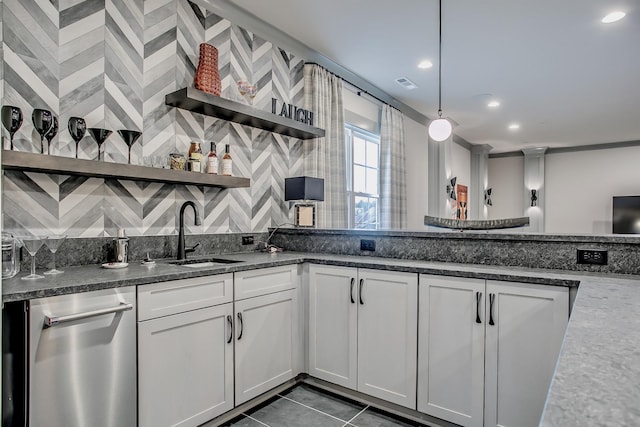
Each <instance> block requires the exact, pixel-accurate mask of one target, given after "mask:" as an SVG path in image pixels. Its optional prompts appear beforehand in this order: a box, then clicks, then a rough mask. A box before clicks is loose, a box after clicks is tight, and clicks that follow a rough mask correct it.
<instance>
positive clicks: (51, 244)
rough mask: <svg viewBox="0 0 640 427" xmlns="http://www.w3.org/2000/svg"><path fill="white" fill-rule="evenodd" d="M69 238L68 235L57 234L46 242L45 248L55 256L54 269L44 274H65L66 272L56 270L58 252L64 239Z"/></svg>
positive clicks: (48, 237) (49, 237) (46, 239)
mask: <svg viewBox="0 0 640 427" xmlns="http://www.w3.org/2000/svg"><path fill="white" fill-rule="evenodd" d="M66 238H67V235H66V234H56V235H53V236H47V237H46V238H45V240H44V244H45V246H46V247H47V248H48V249H49V252H51V254H52V255H53V268H52V269H51V270H49V271H45V272H44V274H60V273H64V271H61V270H58V269H57V268H56V252H57V251H58V248H59V247H60V245H62V242H64V239H66Z"/></svg>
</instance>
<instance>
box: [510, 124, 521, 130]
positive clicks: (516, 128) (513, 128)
mask: <svg viewBox="0 0 640 427" xmlns="http://www.w3.org/2000/svg"><path fill="white" fill-rule="evenodd" d="M509 129H511V130H518V129H520V125H519V124H518V123H511V124H510V125H509Z"/></svg>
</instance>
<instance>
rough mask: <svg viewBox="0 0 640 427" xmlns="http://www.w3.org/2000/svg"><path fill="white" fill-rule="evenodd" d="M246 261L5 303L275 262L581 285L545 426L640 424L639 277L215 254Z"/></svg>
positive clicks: (88, 274) (48, 284) (120, 277)
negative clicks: (310, 263)
mask: <svg viewBox="0 0 640 427" xmlns="http://www.w3.org/2000/svg"><path fill="white" fill-rule="evenodd" d="M216 257H218V258H229V259H234V260H238V261H241V262H239V263H236V264H225V265H220V266H215V267H210V268H196V269H193V268H188V267H181V266H176V265H171V264H166V263H163V262H157V263H156V264H155V265H154V266H151V267H147V266H143V265H140V264H138V263H135V264H134V263H131V264H130V265H129V267H127V268H125V269H120V270H108V269H103V268H101V267H100V266H99V265H88V266H82V267H66V268H65V273H64V274H62V275H59V276H54V277H47V278H45V279H41V280H36V281H26V280H21V279H20V277H21V276H24V275H25V274H26V273H25V272H23V273H21V274H20V275H19V276H17V277H14V278H12V279H9V280H4V281H3V295H2V297H3V302H9V301H19V300H25V299H33V298H40V297H45V296H53V295H63V294H70V293H75V292H87V291H92V290H98V289H105V288H113V287H120V286H131V285H142V284H147V283H154V282H161V281H167V280H175V279H183V278H188V277H197V276H205V275H211V274H221V273H227V272H235V271H243V270H252V269H257V268H266V267H273V266H278V265H290V264H298V263H302V262H313V263H318V264H329V265H340V266H351V267H361V268H374V269H375V268H377V269H387V270H396V271H408V272H416V273H427V274H437V275H448V276H460V277H470V278H483V279H496V280H506V281H517V282H526V283H534V284H548V285H557V286H578V285H579V288H578V292H577V296H576V299H575V302H574V305H573V309H572V312H571V318H570V319H569V324H568V326H567V330H566V333H565V338H564V341H563V345H562V350H561V353H560V357H559V359H558V363H557V366H556V371H555V374H554V378H553V382H552V384H551V388H550V390H549V395H548V398H547V403H546V406H545V411H544V414H543V417H542V420H541V422H540V425H542V426H563V427H564V426H588V425H607V426H629V425H640V387H638V384H640V335H639V332H638V331H640V277H638V276H637V275H630V274H625V275H614V274H602V273H588V272H576V271H559V270H549V269H530V268H523V267H511V266H484V265H473V264H454V263H442V262H425V261H412V260H402V259H391V258H377V257H370V256H345V255H325V254H318V253H306V252H283V253H276V254H267V253H260V252H248V253H247V252H244V253H237V254H226V255H223V256H220V255H216Z"/></svg>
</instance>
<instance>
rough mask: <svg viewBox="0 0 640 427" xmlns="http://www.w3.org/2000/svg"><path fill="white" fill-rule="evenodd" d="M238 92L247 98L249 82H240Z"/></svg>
mask: <svg viewBox="0 0 640 427" xmlns="http://www.w3.org/2000/svg"><path fill="white" fill-rule="evenodd" d="M237 85H238V92H240V95H242V96H245V95H246V94H247V88H248V87H249V82H248V81H246V80H238V82H237Z"/></svg>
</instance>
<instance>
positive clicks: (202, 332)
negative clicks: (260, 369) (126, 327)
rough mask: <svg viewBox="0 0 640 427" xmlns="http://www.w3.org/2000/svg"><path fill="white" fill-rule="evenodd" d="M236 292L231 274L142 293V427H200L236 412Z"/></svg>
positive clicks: (166, 284)
mask: <svg viewBox="0 0 640 427" xmlns="http://www.w3.org/2000/svg"><path fill="white" fill-rule="evenodd" d="M232 291H233V275H232V274H222V275H216V276H208V277H203V278H195V279H184V280H175V281H170V282H164V283H157V284H150V285H144V286H139V287H138V302H139V304H140V305H141V307H143V309H142V310H141V311H140V312H139V318H138V320H139V322H138V386H139V395H138V402H139V404H138V406H139V413H138V423H139V425H140V426H141V427H144V426H153V427H158V426H198V425H200V424H202V423H204V422H206V421H208V420H210V419H211V418H214V417H216V416H218V415H220V414H222V413H224V412H226V411H228V410H230V409H232V408H233V405H234V401H233V397H234V396H233V341H232V334H233V325H232V316H233V303H232ZM213 303H221V304H219V305H214V306H209V305H211V304H213Z"/></svg>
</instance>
